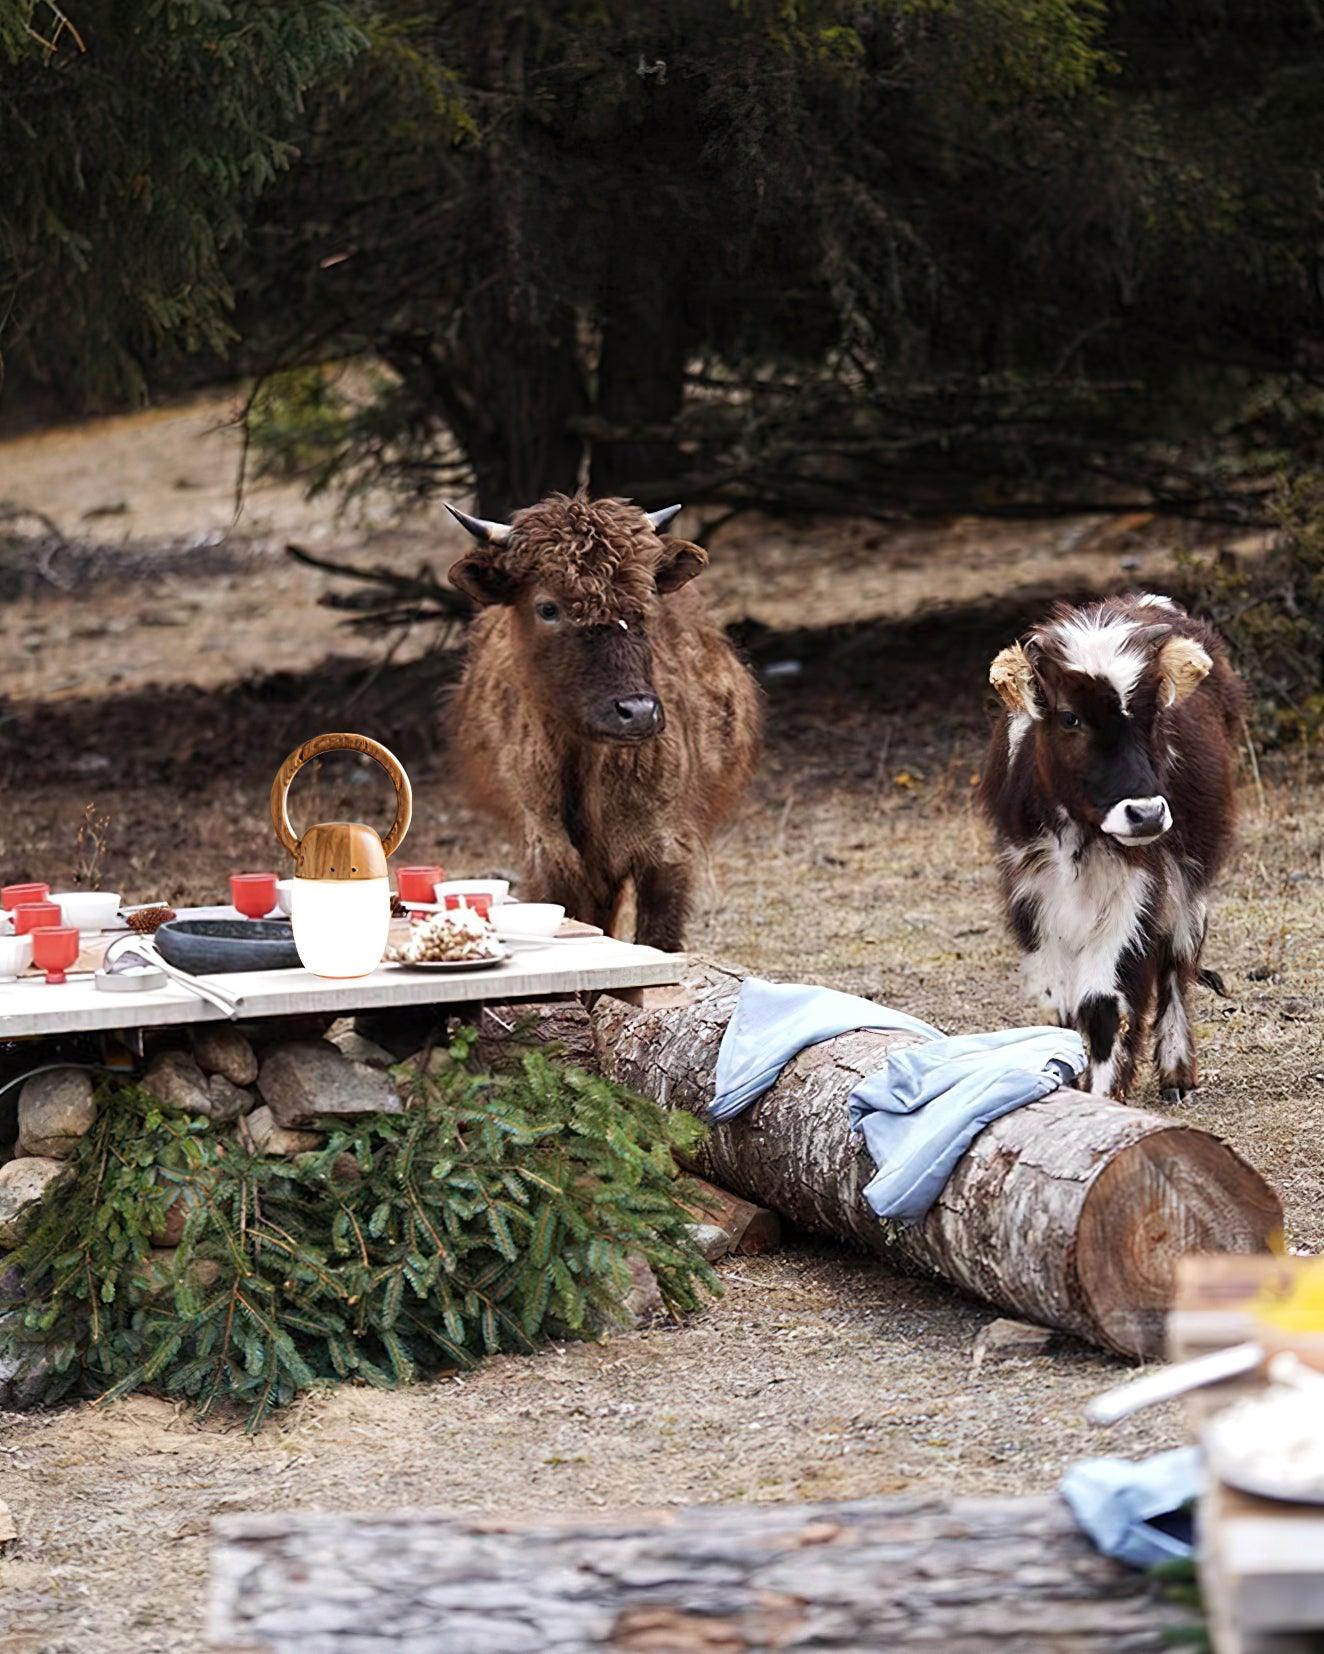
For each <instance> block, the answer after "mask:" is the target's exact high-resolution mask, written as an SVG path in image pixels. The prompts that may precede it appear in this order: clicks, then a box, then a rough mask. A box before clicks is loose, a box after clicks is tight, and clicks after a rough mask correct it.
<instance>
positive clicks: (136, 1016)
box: [0, 936, 685, 1039]
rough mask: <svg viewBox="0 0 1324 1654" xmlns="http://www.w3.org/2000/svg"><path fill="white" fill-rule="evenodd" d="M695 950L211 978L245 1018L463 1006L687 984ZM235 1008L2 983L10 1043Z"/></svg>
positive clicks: (68, 986)
mask: <svg viewBox="0 0 1324 1654" xmlns="http://www.w3.org/2000/svg"><path fill="white" fill-rule="evenodd" d="M684 965H685V956H684V955H683V954H676V953H661V952H659V950H658V949H657V948H645V947H637V946H636V945H635V944H634V943H633V942H618V941H616V940H615V939H614V938H612V937H606V936H593V937H587V938H585V939H584V940H583V941H578V940H575V941H563V942H551V943H548V944H547V945H545V946H542V947H537V946H521V947H519V948H518V949H517V950H516V951H514V952H512V953H511V955H510V957H509V958H508V959H505V960H503V961H502V962H501V964H499V965H492V966H487V967H484V968H481V969H479V970H473V971H423V970H410V969H408V968H407V967H404V966H399V965H382V966H380V967H379V968H378V969H377V970H375V971H374V972H373V973H372V975H371V976H360V977H354V978H352V979H351V980H349V981H344V980H341V981H330V980H328V979H327V978H325V977H320V976H313V975H312V973H311V972H309V971H305V970H283V971H235V972H230V973H227V974H226V975H224V976H215V977H204V978H202V980H203V981H206V982H210V983H212V984H214V985H215V986H216V987H219V988H222V989H224V990H225V991H226V992H227V993H229V994H231V995H233V996H236V997H237V998H238V1001H239V1004H238V1007H237V1009H236V1011H235V1015H236V1017H269V1016H296V1015H299V1014H300V1013H304V1012H309V1011H314V1012H316V1011H326V1012H330V1013H331V1014H333V1015H349V1014H350V1013H351V1012H353V1011H375V1010H382V1009H385V1008H388V1007H390V1006H392V1005H455V1004H461V1003H464V1002H472V1001H474V1000H482V999H489V1000H496V999H542V998H545V997H546V996H547V995H549V994H571V993H580V992H584V991H586V990H595V991H596V990H601V989H607V988H650V987H660V986H662V985H664V984H668V983H673V982H678V981H679V980H680V977H681V973H682V970H683V968H684ZM225 1020H226V1013H225V1012H224V1011H222V1010H220V1009H218V1008H217V1007H216V1006H214V1005H212V1004H211V1003H210V1002H209V1001H207V1000H204V999H199V998H198V997H197V996H196V995H195V994H193V993H191V992H190V991H189V990H188V989H187V988H181V987H177V986H176V985H175V984H174V983H170V984H168V985H167V986H166V987H164V988H157V989H155V990H153V991H152V992H150V993H104V992H102V991H101V990H100V989H99V988H96V987H94V986H93V979H92V977H91V976H73V975H70V977H69V980H68V981H67V982H66V983H64V984H63V985H60V986H54V987H51V986H48V985H47V984H46V983H45V982H44V981H42V980H41V979H39V978H27V979H24V980H20V981H17V982H0V1039H17V1038H25V1037H27V1036H29V1035H35V1034H67V1033H89V1032H96V1031H97V1030H99V1029H102V1028H160V1027H165V1026H168V1025H171V1024H177V1023H189V1022H223V1021H225Z"/></svg>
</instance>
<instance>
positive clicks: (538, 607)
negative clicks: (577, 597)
mask: <svg viewBox="0 0 1324 1654" xmlns="http://www.w3.org/2000/svg"><path fill="white" fill-rule="evenodd" d="M533 612H534V614H536V615H537V617H538V619H539V620H545V621H546V622H547V624H548V625H549V626H550V625H551V624H552V622H553V621H556V620H560V618H561V605H560V604H559V603H551V602H543V603H535V604H534V606H533Z"/></svg>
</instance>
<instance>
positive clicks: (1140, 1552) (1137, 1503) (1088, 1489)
mask: <svg viewBox="0 0 1324 1654" xmlns="http://www.w3.org/2000/svg"><path fill="white" fill-rule="evenodd" d="M1203 1485H1204V1478H1203V1471H1202V1469H1201V1464H1200V1450H1199V1448H1198V1447H1174V1448H1172V1449H1171V1450H1170V1451H1169V1452H1167V1453H1155V1454H1154V1455H1153V1456H1152V1457H1151V1458H1148V1459H1140V1460H1139V1461H1137V1462H1132V1461H1131V1460H1130V1459H1081V1460H1079V1461H1078V1462H1077V1463H1076V1464H1073V1465H1072V1466H1071V1468H1070V1469H1069V1470H1068V1471H1067V1473H1066V1475H1065V1476H1063V1478H1062V1480H1061V1483H1060V1484H1059V1490H1060V1492H1061V1494H1062V1497H1063V1498H1064V1499H1065V1500H1066V1502H1067V1504H1068V1505H1069V1506H1070V1507H1071V1514H1072V1515H1073V1516H1074V1517H1075V1518H1076V1520H1077V1522H1079V1523H1080V1525H1081V1527H1082V1528H1083V1529H1084V1530H1085V1532H1086V1533H1087V1534H1088V1535H1089V1536H1090V1538H1091V1539H1092V1540H1093V1541H1094V1543H1095V1545H1096V1546H1097V1547H1098V1549H1099V1550H1101V1551H1102V1552H1103V1554H1104V1555H1105V1556H1112V1557H1116V1558H1117V1560H1118V1561H1119V1562H1127V1563H1129V1564H1130V1565H1131V1567H1133V1568H1152V1567H1154V1565H1155V1564H1156V1563H1159V1562H1172V1561H1178V1560H1182V1559H1184V1558H1186V1557H1189V1556H1191V1555H1192V1554H1193V1551H1194V1546H1193V1545H1192V1544H1191V1541H1190V1540H1189V1539H1185V1538H1182V1537H1181V1535H1180V1534H1177V1533H1169V1532H1165V1531H1164V1529H1163V1528H1161V1527H1156V1526H1155V1525H1154V1523H1155V1518H1156V1517H1175V1516H1176V1513H1177V1512H1179V1511H1180V1510H1181V1509H1182V1507H1183V1506H1184V1505H1187V1504H1189V1503H1190V1501H1191V1500H1192V1499H1194V1498H1195V1497H1196V1496H1197V1495H1198V1494H1199V1492H1200V1491H1201V1488H1202V1487H1203ZM1179 1523H1180V1525H1181V1526H1183V1527H1184V1526H1186V1524H1185V1523H1181V1522H1180V1519H1179V1518H1178V1520H1177V1521H1174V1522H1173V1524H1172V1525H1173V1526H1177V1525H1178V1524H1179Z"/></svg>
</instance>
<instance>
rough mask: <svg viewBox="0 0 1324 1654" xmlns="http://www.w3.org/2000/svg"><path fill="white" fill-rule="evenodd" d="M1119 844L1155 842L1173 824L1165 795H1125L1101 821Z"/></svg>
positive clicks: (1104, 828) (1103, 827) (1105, 830)
mask: <svg viewBox="0 0 1324 1654" xmlns="http://www.w3.org/2000/svg"><path fill="white" fill-rule="evenodd" d="M1099 825H1100V826H1101V827H1102V829H1103V831H1104V832H1105V833H1109V834H1111V836H1112V837H1113V838H1115V839H1116V840H1117V842H1118V843H1119V844H1127V845H1141V844H1153V843H1155V841H1156V840H1158V839H1161V838H1162V837H1163V835H1164V833H1166V832H1167V831H1168V829H1169V828H1170V827H1171V826H1172V808H1171V806H1170V805H1169V803H1168V801H1167V799H1166V798H1163V797H1157V798H1123V799H1121V800H1119V802H1118V803H1116V804H1114V805H1113V807H1112V809H1111V810H1109V811H1108V814H1107V815H1106V816H1104V818H1103V820H1102V821H1101V822H1100V823H1099Z"/></svg>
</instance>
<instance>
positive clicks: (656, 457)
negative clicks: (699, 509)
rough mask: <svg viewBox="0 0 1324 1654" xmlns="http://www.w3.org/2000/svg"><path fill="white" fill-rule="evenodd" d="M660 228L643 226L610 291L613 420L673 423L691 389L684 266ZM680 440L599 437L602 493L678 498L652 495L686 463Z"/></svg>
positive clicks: (636, 425) (640, 425)
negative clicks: (678, 265) (680, 286)
mask: <svg viewBox="0 0 1324 1654" xmlns="http://www.w3.org/2000/svg"><path fill="white" fill-rule="evenodd" d="M658 249H659V236H658V231H657V230H656V229H655V228H654V227H653V226H651V225H649V224H647V223H646V222H645V223H640V224H637V225H636V226H635V231H634V234H633V236H632V237H630V238H628V242H627V248H626V250H625V251H623V252H622V253H621V255H620V256H619V257H618V258H617V259H616V260H614V261H613V265H612V275H611V280H610V282H609V284H608V288H607V291H606V293H605V294H604V296H603V310H604V315H603V323H602V347H601V351H600V354H599V359H598V386H597V398H596V404H595V406H596V412H597V417H598V418H599V419H600V420H601V421H602V422H603V423H604V424H605V425H606V426H607V427H609V428H612V427H616V428H620V429H621V430H623V431H633V432H643V431H645V430H648V429H659V428H660V429H661V430H670V428H671V427H672V425H673V422H674V421H675V419H676V416H677V415H678V414H679V413H680V409H681V403H682V402H683V400H684V397H685V354H686V334H687V330H686V327H685V318H684V314H683V310H682V305H681V296H680V294H679V293H678V292H677V290H676V285H675V283H676V272H675V271H674V270H673V269H672V267H671V266H670V264H669V263H668V260H667V259H666V258H665V257H659V251H658ZM678 461H679V456H678V455H677V452H676V446H675V443H674V441H670V440H668V441H663V442H659V441H656V440H654V441H648V440H644V439H643V438H641V437H635V438H634V439H629V438H625V439H619V438H607V437H598V438H595V439H594V441H593V445H592V461H591V472H590V475H591V478H592V484H593V492H594V493H595V494H614V495H624V496H625V497H627V498H630V499H638V500H639V502H640V504H642V505H645V506H647V507H648V508H649V509H650V510H651V509H653V508H655V507H657V506H661V505H670V504H672V503H673V502H672V501H670V500H661V499H651V498H648V497H647V496H648V495H649V494H650V492H651V486H650V485H651V484H652V482H653V479H654V478H668V477H669V478H674V477H675V476H676V474H677V471H678V469H679V464H678Z"/></svg>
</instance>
